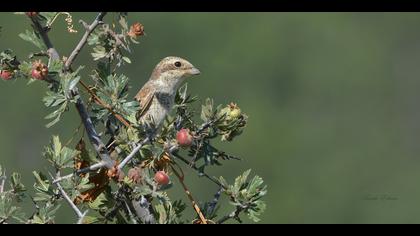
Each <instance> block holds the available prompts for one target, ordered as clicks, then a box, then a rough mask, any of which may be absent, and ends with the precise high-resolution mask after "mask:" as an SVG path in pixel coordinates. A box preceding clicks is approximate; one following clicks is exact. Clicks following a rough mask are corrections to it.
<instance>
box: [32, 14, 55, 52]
mask: <svg viewBox="0 0 420 236" xmlns="http://www.w3.org/2000/svg"><path fill="white" fill-rule="evenodd" d="M29 18H30V19H31V21H32V24H33V26H34V28H35V30H36V31H38V33H39V35H40V36H41V39H42V41H43V42H44V44H45V46H47V53H48V55H49V57H50V60H59V59H60V56H59V54H58V52H57V50H56V49H55V48H54V46H53V44H52V43H51V41H50V38H49V37H48V27H43V26H42V25H41V23H39V21H38V19H37V18H36V17H29Z"/></svg>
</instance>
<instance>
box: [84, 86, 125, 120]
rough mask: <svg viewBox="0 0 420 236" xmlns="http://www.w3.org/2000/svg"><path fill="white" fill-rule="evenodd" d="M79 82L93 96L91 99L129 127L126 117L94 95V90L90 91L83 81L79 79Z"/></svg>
mask: <svg viewBox="0 0 420 236" xmlns="http://www.w3.org/2000/svg"><path fill="white" fill-rule="evenodd" d="M80 84H81V85H82V87H83V88H84V89H86V91H87V92H88V93H89V94H90V95H91V96H92V97H93V99H95V101H96V103H97V104H99V105H100V106H102V107H104V108H105V109H107V110H108V111H109V112H111V114H112V115H113V116H114V117H115V118H117V120H119V121H120V122H121V123H122V124H123V125H125V127H127V128H129V127H131V125H130V123H128V121H127V120H126V119H124V118H123V117H122V116H121V115H120V114H118V113H116V112H115V111H114V109H113V108H112V107H111V106H110V105H108V104H106V103H105V102H104V101H102V99H100V98H99V97H98V95H96V94H95V92H93V91H92V89H90V88H89V87H88V86H87V85H86V84H85V83H83V81H80Z"/></svg>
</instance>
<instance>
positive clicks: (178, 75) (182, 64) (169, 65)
mask: <svg viewBox="0 0 420 236" xmlns="http://www.w3.org/2000/svg"><path fill="white" fill-rule="evenodd" d="M199 74H200V70H199V69H197V68H196V67H195V66H193V65H192V64H191V63H190V62H189V61H187V60H186V59H183V58H180V57H175V56H169V57H165V58H163V59H162V60H161V61H160V62H159V63H158V64H157V65H156V67H155V68H154V70H153V72H152V74H151V76H150V78H149V80H148V81H147V82H146V83H145V84H144V85H143V87H142V88H141V89H140V90H139V92H138V93H137V94H136V96H135V97H134V98H135V100H137V101H138V102H139V103H140V111H139V112H138V113H137V119H138V121H139V123H142V124H145V125H146V126H147V125H148V124H150V123H152V124H153V125H152V131H151V132H152V134H154V133H155V132H156V131H157V129H159V128H160V127H161V126H162V124H163V123H164V120H165V118H166V116H167V115H168V114H169V113H170V112H171V110H172V108H173V105H174V103H175V96H176V93H177V91H178V89H179V88H180V86H181V85H182V84H183V82H184V81H185V79H186V78H188V77H190V76H193V75H199ZM149 131H150V130H149ZM132 205H133V207H134V210H135V212H136V215H137V216H138V217H139V218H140V219H141V220H142V221H143V222H144V223H147V224H154V223H156V221H155V219H154V217H153V214H152V213H151V212H152V209H151V208H150V203H149V202H148V201H147V200H146V199H145V198H144V197H142V198H140V199H133V200H132Z"/></svg>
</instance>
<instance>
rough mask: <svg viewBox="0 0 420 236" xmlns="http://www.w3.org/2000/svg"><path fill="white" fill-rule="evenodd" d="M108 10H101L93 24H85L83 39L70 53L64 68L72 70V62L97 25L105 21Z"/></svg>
mask: <svg viewBox="0 0 420 236" xmlns="http://www.w3.org/2000/svg"><path fill="white" fill-rule="evenodd" d="M105 15H106V12H101V13H99V15H98V16H97V17H96V19H95V20H94V21H93V22H92V24H90V25H89V26H87V25H84V26H85V29H86V32H85V34H84V35H83V37H82V39H81V40H80V42H79V43H78V44H77V46H76V48H75V49H74V50H73V52H72V53H71V54H70V56H69V58H68V59H67V60H66V63H65V64H64V70H65V71H68V70H70V67H71V64H72V63H73V62H74V60H75V59H76V57H77V56H78V55H79V53H80V51H81V50H82V48H83V46H85V44H86V42H87V40H88V38H89V36H90V34H91V33H92V32H93V31H94V30H95V29H96V27H97V26H98V25H99V24H102V23H103V21H102V20H103V18H104V17H105Z"/></svg>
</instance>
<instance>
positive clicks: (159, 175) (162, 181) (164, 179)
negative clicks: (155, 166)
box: [155, 171, 169, 185]
mask: <svg viewBox="0 0 420 236" xmlns="http://www.w3.org/2000/svg"><path fill="white" fill-rule="evenodd" d="M155 181H156V183H158V184H159V185H167V184H169V176H168V175H167V174H166V173H165V172H164V171H158V172H156V174H155Z"/></svg>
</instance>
